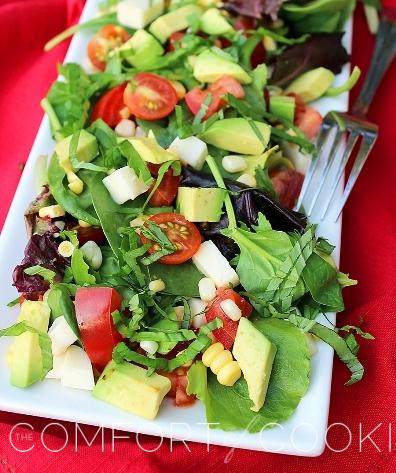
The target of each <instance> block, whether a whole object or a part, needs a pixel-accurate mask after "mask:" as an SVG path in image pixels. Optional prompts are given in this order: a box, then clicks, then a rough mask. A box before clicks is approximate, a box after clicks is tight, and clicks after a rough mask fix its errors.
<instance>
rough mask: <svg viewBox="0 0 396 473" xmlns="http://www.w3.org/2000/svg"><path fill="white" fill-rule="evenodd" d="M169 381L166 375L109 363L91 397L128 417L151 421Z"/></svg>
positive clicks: (169, 383)
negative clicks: (132, 416)
mask: <svg viewBox="0 0 396 473" xmlns="http://www.w3.org/2000/svg"><path fill="white" fill-rule="evenodd" d="M170 388H171V382H170V380H169V379H168V378H166V377H165V376H161V375H159V374H157V373H153V374H152V375H151V376H147V370H146V369H144V368H140V367H139V366H136V365H133V364H131V363H127V362H123V363H115V362H114V361H111V362H110V363H109V364H108V365H107V366H106V368H105V369H104V371H103V373H102V375H101V377H100V378H99V380H98V382H97V383H96V386H95V388H94V390H93V391H92V395H93V396H94V397H95V398H96V399H100V400H101V401H104V402H107V403H109V404H112V405H113V406H116V407H119V408H120V409H124V410H125V411H127V412H130V413H131V414H135V415H139V416H142V417H145V418H146V419H149V420H153V419H155V417H156V416H157V414H158V410H159V407H160V405H161V402H162V400H163V399H164V397H165V395H166V394H167V393H168V392H169V390H170Z"/></svg>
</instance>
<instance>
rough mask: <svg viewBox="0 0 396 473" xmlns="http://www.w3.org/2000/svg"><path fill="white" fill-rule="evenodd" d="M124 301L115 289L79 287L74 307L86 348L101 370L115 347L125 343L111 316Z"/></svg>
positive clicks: (95, 364)
mask: <svg viewBox="0 0 396 473" xmlns="http://www.w3.org/2000/svg"><path fill="white" fill-rule="evenodd" d="M121 302H122V298H121V296H120V295H119V294H118V292H117V291H116V290H115V289H113V288H112V287H80V288H78V289H77V291H76V297H75V302H74V303H75V306H76V318H77V323H78V328H79V329H80V334H81V340H82V342H83V346H84V349H85V351H86V352H87V355H88V356H89V359H90V360H91V362H92V364H93V365H94V366H95V368H97V369H98V370H99V371H102V370H103V369H104V368H105V366H106V365H107V363H108V362H109V361H110V360H111V355H112V351H113V348H114V347H115V346H116V345H117V343H118V342H120V341H121V340H122V337H121V335H120V334H119V333H118V332H117V329H116V328H115V326H114V323H113V318H112V316H111V314H112V313H113V312H114V311H115V310H117V309H119V308H120V307H121Z"/></svg>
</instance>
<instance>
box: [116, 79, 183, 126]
mask: <svg viewBox="0 0 396 473" xmlns="http://www.w3.org/2000/svg"><path fill="white" fill-rule="evenodd" d="M124 102H125V105H126V106H127V107H128V108H129V110H130V111H131V113H132V114H133V115H135V116H136V117H137V118H141V119H143V120H159V119H160V118H164V117H167V116H168V115H169V114H170V113H172V112H173V110H174V108H175V106H176V104H177V102H178V97H177V94H176V91H175V89H174V87H173V86H172V83H171V82H170V81H169V80H168V79H165V78H164V77H161V76H159V75H158V74H151V73H149V72H140V73H139V74H136V75H135V76H134V77H133V79H132V81H131V82H130V83H129V84H128V85H127V86H126V88H125V91H124Z"/></svg>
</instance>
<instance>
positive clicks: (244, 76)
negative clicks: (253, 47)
mask: <svg viewBox="0 0 396 473" xmlns="http://www.w3.org/2000/svg"><path fill="white" fill-rule="evenodd" d="M223 76H230V77H233V78H234V79H235V80H237V81H238V82H240V83H241V84H250V83H251V82H252V78H251V77H250V75H249V74H248V73H247V72H246V71H245V70H244V69H243V68H242V67H241V66H240V65H239V64H237V63H236V62H233V61H231V59H227V58H226V57H223V56H220V55H219V54H216V53H214V52H213V51H210V50H208V49H207V50H205V51H203V52H202V53H201V54H200V55H199V56H197V58H196V59H195V62H194V77H195V78H196V79H197V80H198V81H199V82H215V81H216V80H217V79H220V77H223Z"/></svg>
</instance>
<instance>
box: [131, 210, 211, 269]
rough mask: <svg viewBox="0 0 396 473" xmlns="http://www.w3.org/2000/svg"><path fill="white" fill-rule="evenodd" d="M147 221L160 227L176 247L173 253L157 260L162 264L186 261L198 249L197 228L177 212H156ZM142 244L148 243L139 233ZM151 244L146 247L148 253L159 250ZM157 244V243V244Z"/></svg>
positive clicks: (200, 239)
mask: <svg viewBox="0 0 396 473" xmlns="http://www.w3.org/2000/svg"><path fill="white" fill-rule="evenodd" d="M149 221H151V222H154V223H156V224H157V225H158V226H160V227H161V230H162V231H163V232H164V233H165V235H166V236H167V237H168V239H169V240H170V241H171V242H172V243H173V244H174V245H176V247H177V248H178V249H177V250H176V251H175V252H174V253H172V254H170V255H166V256H163V257H162V258H161V259H160V260H159V262H160V263H163V264H181V263H185V262H186V261H188V260H189V259H190V258H192V256H193V255H194V254H195V253H196V252H197V251H198V248H199V245H200V244H201V241H202V236H201V234H200V233H199V231H198V228H197V227H196V226H195V225H194V224H193V223H191V222H189V221H188V220H186V219H185V218H184V217H183V216H182V215H180V214H177V213H163V214H156V215H153V216H152V217H150V218H149ZM140 240H141V241H142V243H143V244H145V243H150V240H148V239H147V238H146V237H144V236H143V235H140ZM155 246H156V245H153V246H152V247H151V248H149V249H148V253H149V254H153V253H155V252H156V251H158V250H159V247H158V248H156V247H155ZM157 246H158V245H157Z"/></svg>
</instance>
